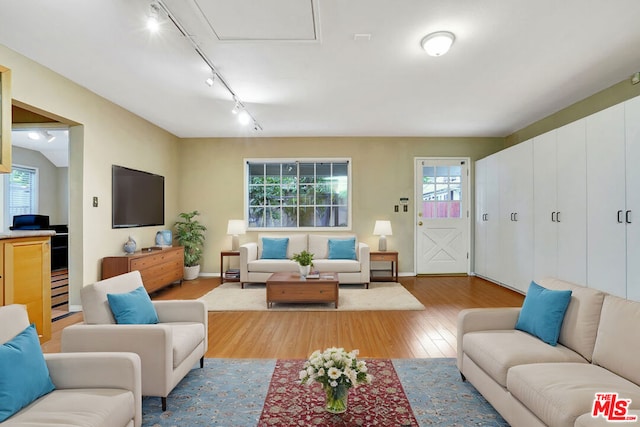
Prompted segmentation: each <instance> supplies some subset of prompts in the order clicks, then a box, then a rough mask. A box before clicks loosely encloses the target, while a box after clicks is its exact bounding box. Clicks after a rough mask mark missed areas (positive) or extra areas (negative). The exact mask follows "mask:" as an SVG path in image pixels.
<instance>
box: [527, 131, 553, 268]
mask: <svg viewBox="0 0 640 427" xmlns="http://www.w3.org/2000/svg"><path fill="white" fill-rule="evenodd" d="M556 136H557V133H556V131H555V130H554V131H551V132H548V133H545V134H543V135H540V136H538V137H536V138H534V140H533V206H534V208H533V227H534V230H535V234H534V236H533V279H534V280H537V279H541V278H543V277H548V276H551V277H557V275H558V222H557V218H556V217H557V211H558V201H557V191H556V189H557V155H556V153H557V148H556Z"/></svg>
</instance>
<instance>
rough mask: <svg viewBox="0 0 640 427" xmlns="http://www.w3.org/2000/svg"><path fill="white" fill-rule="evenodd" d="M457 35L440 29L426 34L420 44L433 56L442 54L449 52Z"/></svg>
mask: <svg viewBox="0 0 640 427" xmlns="http://www.w3.org/2000/svg"><path fill="white" fill-rule="evenodd" d="M455 39H456V37H455V36H454V35H453V33H450V32H449V31H438V32H435V33H431V34H429V35H427V36H425V37H424V38H423V39H422V41H421V42H420V44H421V45H422V48H423V49H424V50H425V52H427V54H429V55H431V56H442V55H444V54H445V53H447V52H449V49H450V48H451V45H452V44H453V41H454V40H455Z"/></svg>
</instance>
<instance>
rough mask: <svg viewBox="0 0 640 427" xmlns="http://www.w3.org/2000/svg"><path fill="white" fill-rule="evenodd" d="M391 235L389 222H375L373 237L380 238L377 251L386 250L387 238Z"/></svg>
mask: <svg viewBox="0 0 640 427" xmlns="http://www.w3.org/2000/svg"><path fill="white" fill-rule="evenodd" d="M392 234H393V232H392V231H391V221H384V220H377V221H376V225H375V226H374V227H373V235H374V236H380V240H378V250H379V251H386V250H387V236H391V235H392Z"/></svg>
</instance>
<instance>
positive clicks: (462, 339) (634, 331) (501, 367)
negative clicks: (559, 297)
mask: <svg viewBox="0 0 640 427" xmlns="http://www.w3.org/2000/svg"><path fill="white" fill-rule="evenodd" d="M538 284H539V285H540V286H543V287H545V288H547V289H555V290H565V289H570V290H571V291H572V295H571V300H570V302H569V306H568V308H567V311H566V314H565V316H564V320H563V323H562V328H561V331H560V337H559V340H558V344H557V345H556V346H551V345H548V344H546V343H544V342H543V341H541V340H540V339H538V338H536V337H534V336H533V335H529V334H528V333H526V332H522V331H519V330H516V329H514V327H515V325H516V322H517V320H518V315H519V313H520V308H479V309H467V310H462V311H461V312H460V314H459V317H458V335H457V340H458V342H457V344H458V360H457V364H458V368H459V370H460V372H461V374H462V375H463V379H466V380H467V381H469V382H470V383H471V384H473V385H474V387H475V388H476V389H477V390H478V391H479V392H480V393H482V395H483V396H484V397H485V398H486V399H487V400H488V401H489V403H491V404H492V405H493V407H494V408H495V409H496V410H497V411H498V412H499V413H500V414H501V415H502V416H503V417H504V419H505V420H506V421H507V422H508V423H509V424H511V425H512V426H516V427H517V426H523V427H532V426H545V425H547V426H557V427H569V426H582V427H586V426H601V425H602V426H604V425H611V424H610V423H609V422H608V421H607V420H606V419H605V418H604V417H603V416H597V417H593V416H592V409H593V405H594V399H595V395H596V393H610V392H617V393H618V394H619V397H620V399H622V398H624V399H631V404H630V405H629V408H630V409H631V410H630V411H629V415H638V414H640V386H639V384H640V358H639V357H638V354H640V332H639V329H638V325H639V324H640V302H634V301H628V300H625V299H622V298H618V297H615V296H612V295H608V294H605V293H603V292H600V291H597V290H594V289H589V288H585V287H582V286H578V285H575V284H572V283H569V282H565V281H561V280H558V279H552V278H548V279H544V280H541V281H539V282H538ZM623 424H624V425H627V424H626V423H623ZM639 424H640V422H638V424H634V425H639Z"/></svg>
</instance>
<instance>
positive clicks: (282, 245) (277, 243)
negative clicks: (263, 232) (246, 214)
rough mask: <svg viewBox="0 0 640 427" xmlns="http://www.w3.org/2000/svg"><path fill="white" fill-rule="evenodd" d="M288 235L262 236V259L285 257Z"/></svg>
mask: <svg viewBox="0 0 640 427" xmlns="http://www.w3.org/2000/svg"><path fill="white" fill-rule="evenodd" d="M287 246H289V238H288V237H263V238H262V258H263V259H287Z"/></svg>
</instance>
